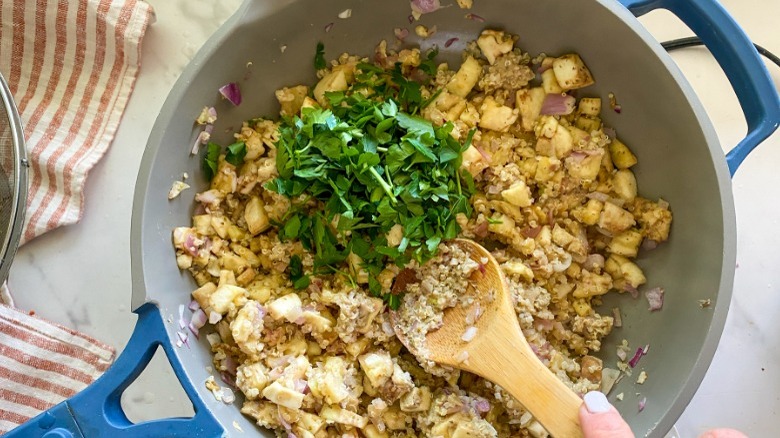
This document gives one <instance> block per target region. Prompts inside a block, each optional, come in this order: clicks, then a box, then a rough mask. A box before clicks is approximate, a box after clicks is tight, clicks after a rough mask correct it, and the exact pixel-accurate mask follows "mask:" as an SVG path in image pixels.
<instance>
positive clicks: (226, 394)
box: [222, 388, 236, 405]
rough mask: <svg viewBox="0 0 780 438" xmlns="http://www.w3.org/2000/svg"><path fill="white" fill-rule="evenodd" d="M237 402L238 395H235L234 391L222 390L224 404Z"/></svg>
mask: <svg viewBox="0 0 780 438" xmlns="http://www.w3.org/2000/svg"><path fill="white" fill-rule="evenodd" d="M234 401H236V395H235V394H233V390H232V389H230V388H222V403H224V404H226V405H229V404H231V403H233V402H234Z"/></svg>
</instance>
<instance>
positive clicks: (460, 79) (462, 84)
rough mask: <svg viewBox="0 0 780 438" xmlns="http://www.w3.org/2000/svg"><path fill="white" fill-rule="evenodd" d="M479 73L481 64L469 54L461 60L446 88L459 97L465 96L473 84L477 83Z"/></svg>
mask: <svg viewBox="0 0 780 438" xmlns="http://www.w3.org/2000/svg"><path fill="white" fill-rule="evenodd" d="M481 74H482V66H481V65H479V62H478V61H477V60H476V59H474V58H472V57H471V56H469V57H468V58H466V60H465V61H463V64H462V65H461V66H460V69H458V71H457V73H455V76H453V77H452V79H450V82H449V83H448V84H447V90H448V91H449V92H451V93H453V94H456V95H458V96H460V97H466V96H468V94H469V92H471V89H472V88H474V85H477V82H478V81H479V77H480V75H481Z"/></svg>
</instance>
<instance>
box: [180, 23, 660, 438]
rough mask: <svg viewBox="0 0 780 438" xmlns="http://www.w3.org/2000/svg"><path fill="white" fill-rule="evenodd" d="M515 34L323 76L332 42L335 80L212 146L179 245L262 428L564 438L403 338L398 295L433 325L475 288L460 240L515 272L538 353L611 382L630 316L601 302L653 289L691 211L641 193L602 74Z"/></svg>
mask: <svg viewBox="0 0 780 438" xmlns="http://www.w3.org/2000/svg"><path fill="white" fill-rule="evenodd" d="M516 40H517V38H516V37H515V36H513V35H510V34H507V33H504V32H501V31H494V30H485V31H483V32H482V34H481V35H479V37H478V39H477V40H476V41H475V42H472V43H470V44H468V45H467V48H466V50H465V51H464V53H463V61H462V63H461V64H460V66H455V65H447V64H446V63H437V61H436V53H435V51H433V52H421V51H420V50H419V49H403V50H399V51H395V50H392V49H391V48H390V47H388V44H386V43H385V42H382V43H380V44H379V45H378V46H377V48H376V51H375V53H374V54H373V56H371V57H370V58H361V57H359V56H352V55H348V54H344V55H341V56H340V57H339V58H338V59H337V60H334V61H332V62H331V63H330V64H326V62H325V59H324V57H323V50H322V47H321V46H320V47H318V50H317V56H316V57H315V67H316V68H317V69H318V77H319V78H320V79H319V82H318V83H317V84H316V85H315V86H314V87H311V88H310V87H309V86H307V85H296V86H291V87H285V88H282V89H280V90H277V91H276V97H277V98H278V100H279V103H280V105H281V117H280V118H279V119H278V120H271V119H253V120H249V121H246V122H245V123H244V124H243V126H242V127H241V129H240V131H239V132H237V133H236V134H235V139H236V143H234V144H232V145H230V146H229V147H227V148H226V149H225V150H224V151H222V150H221V149H220V148H219V147H218V146H217V145H214V144H210V145H209V151H208V154H207V157H206V164H207V167H206V168H207V171H208V173H211V177H212V179H211V187H210V189H209V190H207V191H205V192H202V193H199V194H197V195H196V197H195V200H196V201H197V203H198V208H197V209H196V213H195V215H194V216H193V218H192V224H191V226H190V227H182V228H177V229H176V230H175V231H174V236H173V240H174V244H175V246H176V253H177V262H178V265H179V267H180V268H181V269H182V270H188V271H189V272H190V273H191V274H192V276H193V277H194V279H195V281H196V282H197V284H198V286H199V287H198V288H197V290H195V291H194V292H193V293H192V296H193V298H194V299H195V301H197V305H198V306H199V307H200V309H201V311H202V313H201V315H202V316H201V317H200V318H199V319H201V323H205V320H206V319H207V320H208V323H209V324H213V326H214V329H215V333H213V334H210V335H209V336H208V338H209V341H210V343H211V346H212V350H213V353H214V366H215V368H216V370H217V371H218V372H220V373H221V374H222V376H223V380H226V381H227V382H228V383H230V384H234V385H235V387H237V388H238V390H240V391H241V392H242V393H243V395H244V397H245V402H244V404H243V407H242V408H241V411H242V412H243V413H244V414H246V415H247V416H250V417H252V418H254V419H256V420H257V423H258V424H259V425H262V426H264V427H267V428H271V429H273V430H275V431H276V432H277V434H278V435H279V436H286V437H298V438H304V437H328V436H351V437H368V438H378V437H417V436H429V437H496V436H499V437H509V436H534V437H540V436H546V435H547V433H546V432H545V431H544V429H543V428H542V427H541V425H540V424H539V423H538V422H536V421H535V420H534V418H533V417H532V416H531V415H530V414H529V413H528V412H526V410H525V409H524V408H523V406H521V405H520V404H519V403H518V402H517V401H515V400H514V399H513V398H512V397H510V396H509V395H508V394H507V393H506V392H505V391H504V390H503V389H502V388H500V387H498V386H496V385H493V384H491V383H490V382H488V381H486V380H484V379H482V378H479V377H477V376H474V375H471V374H468V373H465V372H459V371H449V372H436V371H437V370H436V368H435V367H433V366H431V364H428V363H425V361H424V360H423V361H422V363H421V362H420V361H419V360H418V359H419V358H416V357H414V356H413V355H411V354H410V353H409V352H408V351H407V350H406V349H405V348H404V347H403V346H402V344H401V343H400V341H399V340H398V339H397V338H396V336H395V334H394V332H393V328H392V326H391V324H390V317H389V315H390V314H389V312H390V311H392V309H396V308H398V306H399V305H404V304H402V303H403V297H404V290H400V289H406V288H410V287H413V288H416V289H415V290H416V293H415V296H416V297H417V299H424V300H425V302H421V303H419V305H420V308H425V309H436V308H442V306H443V305H444V306H445V307H446V304H443V303H446V301H447V300H453V299H457V297H456V296H457V294H458V290H459V289H460V288H462V287H463V285H462V284H461V283H462V280H463V279H462V278H461V277H462V276H460V277H459V276H458V275H450V276H449V277H448V275H447V272H445V271H446V269H444V268H442V267H446V266H447V264H448V263H449V260H450V258H451V257H452V254H451V253H450V251H449V250H448V249H447V245H446V243H447V240H449V239H452V238H455V237H465V238H469V239H473V240H475V241H477V242H478V243H480V244H482V245H483V246H485V247H487V248H488V249H489V250H491V252H492V254H493V255H494V256H495V258H496V259H497V260H498V262H499V263H500V267H501V269H502V270H503V272H504V273H505V274H506V278H507V281H508V285H509V287H508V290H509V292H510V293H511V295H512V298H513V301H514V303H515V310H516V312H517V318H518V321H519V323H520V326H521V328H522V331H523V333H524V334H525V337H526V338H527V340H528V342H529V344H530V345H531V347H532V348H533V349H534V351H535V352H536V354H537V356H538V357H539V359H540V360H541V361H542V362H543V363H544V364H545V365H547V367H548V368H549V369H550V370H551V371H552V372H553V373H554V374H555V375H556V376H558V378H560V379H561V380H562V381H563V382H564V383H565V384H566V385H568V386H570V387H571V388H572V389H573V390H574V391H575V392H577V393H580V394H582V393H585V392H587V391H590V390H595V389H599V388H600V385H601V383H602V381H601V380H602V379H601V378H602V363H601V360H599V359H598V358H596V357H594V356H593V355H592V354H593V353H594V352H597V351H599V349H600V347H601V340H602V339H603V338H604V337H605V336H607V335H608V334H609V333H610V331H611V330H612V328H613V324H614V322H615V321H614V319H613V316H611V314H610V315H601V314H599V313H597V312H596V310H595V308H596V306H597V305H598V304H600V297H601V296H602V295H604V294H606V293H608V292H610V291H617V292H630V293H632V294H636V293H637V288H639V287H640V286H642V285H643V284H644V283H645V282H646V279H645V276H644V274H643V273H642V270H641V269H640V268H639V266H637V264H635V263H634V262H633V261H632V260H633V259H634V258H635V257H636V256H637V253H638V251H639V250H640V246H644V247H652V246H655V245H656V244H658V243H660V242H663V241H665V240H667V238H668V236H669V229H670V226H671V221H672V214H671V212H670V210H669V206H668V204H667V203H666V202H664V201H663V200H650V199H645V198H643V197H641V196H639V195H638V194H637V184H636V179H635V178H634V174H633V173H632V171H631V167H632V166H634V165H635V164H636V163H637V158H636V156H635V155H634V154H633V153H632V152H631V150H630V149H629V147H628V146H627V145H626V144H624V143H622V142H621V141H620V140H618V138H616V137H615V131H614V130H611V129H610V128H605V127H604V125H603V123H602V121H601V119H600V113H601V111H602V107H604V110H605V111H609V110H611V109H610V108H609V107H608V103H604V102H602V100H601V99H600V98H598V97H588V96H589V94H588V89H587V87H588V86H589V85H591V84H593V83H594V78H593V77H592V76H591V73H590V71H589V70H588V68H587V66H586V64H585V62H584V60H583V59H581V58H580V56H579V55H577V54H575V53H564V54H560V55H559V56H557V57H553V56H544V55H540V56H538V57H536V58H532V57H531V56H530V55H529V54H527V53H524V52H523V51H522V50H521V49H519V48H517V47H515V42H516ZM575 94H576V97H575ZM208 116H209V115H208V114H207V113H204V115H203V117H208ZM643 242H644V244H643ZM442 269H444V271H443V270H442ZM453 269H462V270H464V269H471V268H470V267H467V266H466V267H464V266H460V267H457V268H453ZM432 275H438V276H439V279H438V280H439V281H437V282H435V285H434V282H432V281H430V278H431V276H432ZM401 277H403V281H401ZM448 278H450V279H451V281H449V280H448ZM459 278H460V279H459ZM398 284H404V285H406V286H404V287H397V286H398ZM394 285H395V286H396V287H394ZM448 285H449V286H450V287H446V286H448ZM434 286H435V287H434ZM420 291H422V292H423V293H420ZM420 297H422V298H420ZM426 317H427V318H431V319H432V320H435V319H436V318H437V315H427V316H426Z"/></svg>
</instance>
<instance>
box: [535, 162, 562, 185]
mask: <svg viewBox="0 0 780 438" xmlns="http://www.w3.org/2000/svg"><path fill="white" fill-rule="evenodd" d="M536 162H537V164H536V174H535V175H534V179H535V180H536V181H537V182H546V181H549V180H551V179H552V178H553V177H554V176H555V173H556V172H557V171H558V170H559V169H560V168H561V161H560V160H559V159H557V158H551V157H539V156H537V157H536Z"/></svg>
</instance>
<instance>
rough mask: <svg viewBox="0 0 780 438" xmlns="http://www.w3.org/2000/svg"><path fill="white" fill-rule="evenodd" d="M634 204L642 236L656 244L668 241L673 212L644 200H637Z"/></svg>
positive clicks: (635, 215)
mask: <svg viewBox="0 0 780 438" xmlns="http://www.w3.org/2000/svg"><path fill="white" fill-rule="evenodd" d="M634 204H635V207H634V217H636V220H637V222H639V224H640V225H641V231H642V234H643V235H644V236H647V238H648V239H650V240H654V241H656V242H664V241H666V240H667V239H668V238H669V231H670V229H671V226H672V212H671V211H669V209H668V208H661V206H660V205H659V204H658V203H656V202H652V201H649V200H647V199H643V198H636V199H635V201H634Z"/></svg>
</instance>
